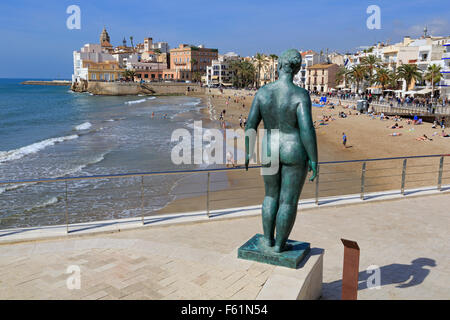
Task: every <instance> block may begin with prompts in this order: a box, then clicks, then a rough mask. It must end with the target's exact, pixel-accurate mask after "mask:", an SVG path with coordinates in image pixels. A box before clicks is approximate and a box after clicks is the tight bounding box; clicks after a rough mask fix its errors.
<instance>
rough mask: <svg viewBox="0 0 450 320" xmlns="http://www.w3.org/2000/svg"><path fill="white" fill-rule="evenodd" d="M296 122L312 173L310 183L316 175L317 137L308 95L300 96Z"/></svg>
mask: <svg viewBox="0 0 450 320" xmlns="http://www.w3.org/2000/svg"><path fill="white" fill-rule="evenodd" d="M297 120H298V124H299V128H300V139H301V141H302V143H303V146H304V147H305V150H306V153H307V154H308V164H309V169H310V170H312V171H313V175H312V177H311V179H310V180H311V181H312V180H314V178H315V177H316V175H317V163H318V155H317V137H316V130H315V129H314V123H313V120H312V115H311V98H310V97H309V94H308V93H305V95H304V96H302V98H301V100H300V103H299V104H298V107H297Z"/></svg>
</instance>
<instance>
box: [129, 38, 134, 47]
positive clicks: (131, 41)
mask: <svg viewBox="0 0 450 320" xmlns="http://www.w3.org/2000/svg"><path fill="white" fill-rule="evenodd" d="M130 43H131V47H132V48H133V49H134V45H133V36H130Z"/></svg>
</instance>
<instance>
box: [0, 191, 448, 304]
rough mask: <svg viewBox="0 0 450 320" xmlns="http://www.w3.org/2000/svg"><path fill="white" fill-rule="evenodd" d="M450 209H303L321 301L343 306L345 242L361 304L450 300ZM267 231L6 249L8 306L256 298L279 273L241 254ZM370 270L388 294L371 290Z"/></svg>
mask: <svg viewBox="0 0 450 320" xmlns="http://www.w3.org/2000/svg"><path fill="white" fill-rule="evenodd" d="M448 208H450V196H449V195H448V194H442V195H432V196H423V197H415V198H407V199H400V200H390V201H381V202H368V203H361V204H355V205H347V206H340V207H330V206H328V207H323V208H319V209H314V210H313V209H311V210H305V211H303V212H301V213H300V214H299V215H298V217H297V221H296V224H295V226H294V230H293V231H292V235H291V238H292V239H296V240H303V241H309V242H311V244H312V247H313V248H314V247H317V248H323V249H325V256H324V274H323V282H324V284H323V297H322V298H323V299H339V298H340V290H341V282H340V280H341V274H342V263H343V261H342V257H343V246H342V244H341V241H340V239H341V238H346V239H350V240H355V241H357V242H358V244H359V246H360V248H361V261H360V290H359V292H358V298H359V299H449V298H450V285H449V284H450V248H449V243H450V232H449V225H450V211H449V209H448ZM260 232H261V221H260V217H258V216H249V217H240V218H234V219H224V220H217V221H206V222H195V223H186V224H177V225H166V226H149V227H145V228H141V229H136V230H125V231H121V232H114V233H103V234H97V235H83V236H77V237H63V238H60V239H54V240H41V241H29V242H23V243H17V244H0V299H255V298H256V296H257V295H258V293H259V291H260V290H261V288H262V286H263V285H264V283H265V281H267V279H268V277H269V276H270V274H271V272H272V270H273V268H274V267H272V266H270V265H264V264H259V263H255V262H250V261H244V260H238V259H237V258H236V254H237V252H236V250H237V248H238V247H239V246H240V245H242V244H243V243H244V242H245V241H247V240H248V239H249V238H250V237H251V236H253V235H254V234H255V233H260ZM370 265H377V266H379V267H380V268H381V269H380V270H381V287H380V289H368V288H367V286H366V283H367V281H365V279H367V277H368V276H369V274H367V273H366V268H367V267H368V266H370ZM69 266H78V267H79V270H80V280H81V287H80V289H73V290H69V289H68V288H67V279H68V278H69V276H70V274H67V273H66V271H67V268H68V267H69Z"/></svg>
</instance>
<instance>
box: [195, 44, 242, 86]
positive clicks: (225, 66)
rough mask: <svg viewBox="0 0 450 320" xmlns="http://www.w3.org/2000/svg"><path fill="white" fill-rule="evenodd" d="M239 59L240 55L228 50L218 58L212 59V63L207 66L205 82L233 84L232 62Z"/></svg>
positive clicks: (208, 83) (209, 83)
mask: <svg viewBox="0 0 450 320" xmlns="http://www.w3.org/2000/svg"><path fill="white" fill-rule="evenodd" d="M235 60H239V55H237V54H236V53H234V52H228V53H226V54H224V55H220V56H219V58H218V59H217V60H212V62H211V65H210V66H207V67H206V76H205V77H204V82H205V84H206V85H208V86H209V85H212V84H215V85H232V78H233V75H234V73H233V70H232V69H231V62H232V61H235Z"/></svg>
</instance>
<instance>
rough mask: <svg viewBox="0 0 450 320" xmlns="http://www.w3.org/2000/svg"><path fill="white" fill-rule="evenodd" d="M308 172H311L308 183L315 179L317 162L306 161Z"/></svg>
mask: <svg viewBox="0 0 450 320" xmlns="http://www.w3.org/2000/svg"><path fill="white" fill-rule="evenodd" d="M308 171H312V172H313V173H312V176H311V178H309V181H314V179H315V178H316V177H317V162H314V161H311V160H308Z"/></svg>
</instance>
